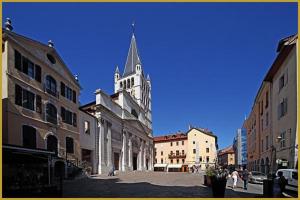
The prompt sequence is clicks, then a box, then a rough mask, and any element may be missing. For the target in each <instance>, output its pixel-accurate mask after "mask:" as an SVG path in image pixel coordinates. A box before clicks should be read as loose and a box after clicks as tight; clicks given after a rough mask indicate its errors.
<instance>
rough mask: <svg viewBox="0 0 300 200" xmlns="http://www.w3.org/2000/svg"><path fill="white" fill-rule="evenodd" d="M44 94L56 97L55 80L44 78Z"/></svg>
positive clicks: (49, 77) (50, 77) (48, 76)
mask: <svg viewBox="0 0 300 200" xmlns="http://www.w3.org/2000/svg"><path fill="white" fill-rule="evenodd" d="M46 92H47V93H48V94H51V95H52V96H55V97H57V96H58V95H57V89H56V80H55V79H54V78H53V77H52V76H50V75H47V76H46Z"/></svg>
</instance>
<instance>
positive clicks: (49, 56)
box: [47, 53, 56, 64]
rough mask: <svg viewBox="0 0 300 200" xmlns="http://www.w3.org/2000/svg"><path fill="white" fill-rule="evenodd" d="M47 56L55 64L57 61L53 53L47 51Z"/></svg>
mask: <svg viewBox="0 0 300 200" xmlns="http://www.w3.org/2000/svg"><path fill="white" fill-rule="evenodd" d="M47 58H48V60H49V61H50V62H51V64H55V63H56V60H55V58H54V57H53V56H52V55H51V54H49V53H47Z"/></svg>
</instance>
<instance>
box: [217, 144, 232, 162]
mask: <svg viewBox="0 0 300 200" xmlns="http://www.w3.org/2000/svg"><path fill="white" fill-rule="evenodd" d="M218 164H219V165H220V166H235V152H234V150H233V146H232V145H231V146H229V147H226V148H224V149H221V150H220V151H219V152H218Z"/></svg>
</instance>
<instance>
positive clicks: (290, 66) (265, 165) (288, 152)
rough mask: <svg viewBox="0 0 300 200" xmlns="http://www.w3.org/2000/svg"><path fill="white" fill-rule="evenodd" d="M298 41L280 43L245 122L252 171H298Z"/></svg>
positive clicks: (291, 40) (249, 165)
mask: <svg viewBox="0 0 300 200" xmlns="http://www.w3.org/2000/svg"><path fill="white" fill-rule="evenodd" d="M297 41H298V36H297V35H293V36H290V37H287V38H284V39H282V40H281V41H280V42H279V44H278V49H277V52H278V55H277V57H276V59H275V61H274V62H273V64H272V66H271V67H270V69H269V71H268V73H267V74H266V76H265V78H264V80H263V82H262V84H261V87H260V88H259V90H258V93H257V95H256V98H255V101H254V104H253V107H252V110H251V113H250V115H249V117H248V118H247V120H246V122H245V128H246V129H247V151H248V168H249V169H250V170H251V171H261V172H263V173H269V172H275V171H276V170H277V169H278V168H296V167H297V161H298V153H297V152H298V141H297V138H298V134H297V108H298V106H297V95H296V94H297V44H298V42H297Z"/></svg>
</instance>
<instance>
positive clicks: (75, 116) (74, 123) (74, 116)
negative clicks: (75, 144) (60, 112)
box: [73, 113, 77, 127]
mask: <svg viewBox="0 0 300 200" xmlns="http://www.w3.org/2000/svg"><path fill="white" fill-rule="evenodd" d="M73 126H75V127H77V115H76V113H73Z"/></svg>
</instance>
